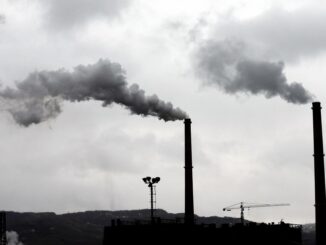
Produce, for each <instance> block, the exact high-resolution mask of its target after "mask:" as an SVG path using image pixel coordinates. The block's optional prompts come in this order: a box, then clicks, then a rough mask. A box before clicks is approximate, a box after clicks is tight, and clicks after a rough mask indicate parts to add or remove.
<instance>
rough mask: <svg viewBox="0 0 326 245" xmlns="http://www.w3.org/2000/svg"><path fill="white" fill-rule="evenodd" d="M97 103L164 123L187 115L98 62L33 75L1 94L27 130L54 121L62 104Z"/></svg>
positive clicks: (0, 100)
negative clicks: (68, 102) (120, 108)
mask: <svg viewBox="0 0 326 245" xmlns="http://www.w3.org/2000/svg"><path fill="white" fill-rule="evenodd" d="M91 99H92V100H98V101H102V102H103V106H107V105H110V104H112V103H117V104H120V105H123V106H124V107H126V108H127V109H129V110H130V111H131V113H133V114H137V115H142V116H148V115H151V116H156V117H158V118H159V119H163V120H164V121H170V120H172V121H173V120H182V119H184V118H186V117H187V114H186V113H185V112H184V111H182V110H181V109H179V108H174V107H173V105H172V104H171V103H170V102H164V101H162V100H160V99H159V98H158V97H157V96H156V95H151V96H146V95H145V92H144V91H143V90H141V89H140V88H139V86H138V85H137V84H132V85H130V86H129V85H128V83H127V81H126V77H125V72H124V71H123V69H122V68H121V66H120V65H119V64H117V63H111V62H110V61H108V60H99V61H98V62H97V63H95V64H93V65H88V66H84V65H79V66H77V67H75V68H74V70H73V71H72V72H68V71H66V70H64V69H61V70H57V71H41V72H34V73H32V74H30V75H29V76H28V77H27V78H26V79H25V80H23V81H21V82H18V83H16V88H5V89H2V90H0V103H1V107H3V108H4V109H5V110H6V111H8V112H9V113H10V114H11V115H12V116H13V118H14V120H15V121H16V122H17V123H18V124H20V125H24V126H28V125H30V124H33V123H35V124H36V123H40V122H42V121H45V120H47V119H49V118H55V117H56V116H57V115H58V114H59V113H60V112H61V106H60V101H61V100H67V101H71V102H75V101H77V102H78V101H86V100H91Z"/></svg>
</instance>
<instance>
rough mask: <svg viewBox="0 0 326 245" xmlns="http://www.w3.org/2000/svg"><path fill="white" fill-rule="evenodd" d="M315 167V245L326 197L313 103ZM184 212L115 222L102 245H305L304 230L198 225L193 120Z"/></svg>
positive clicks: (323, 224) (320, 238)
mask: <svg viewBox="0 0 326 245" xmlns="http://www.w3.org/2000/svg"><path fill="white" fill-rule="evenodd" d="M312 109H313V129H314V130H313V135H314V168H315V201H316V203H315V207H316V245H325V244H326V195H325V172H324V152H323V137H322V121H321V107H320V103H319V102H313V103H312ZM184 124H185V212H184V220H183V221H180V220H174V221H171V220H170V221H166V220H161V219H160V218H158V217H157V218H155V222H148V223H144V222H141V221H135V222H134V223H131V224H130V223H129V224H125V223H123V222H121V221H120V220H116V221H113V222H112V224H111V226H107V227H105V228H104V236H103V245H109V244H115V243H116V242H117V241H118V242H121V243H127V242H128V243H129V242H130V243H138V242H139V243H144V242H153V243H159V244H163V243H165V244H176V243H180V244H181V243H186V242H199V244H214V243H215V244H221V245H236V244H237V245H238V244H251V245H258V244H259V245H262V244H263V245H276V244H277V245H298V244H302V227H301V226H300V225H293V224H286V223H284V222H283V221H281V222H280V223H278V224H274V223H271V224H265V223H262V224H257V223H254V222H243V223H239V224H236V225H232V226H231V225H228V224H225V225H222V226H219V227H217V226H216V224H209V225H207V224H197V223H196V220H195V215H194V200H193V178H192V169H193V166H192V152H191V151H192V149H191V120H190V119H185V120H184Z"/></svg>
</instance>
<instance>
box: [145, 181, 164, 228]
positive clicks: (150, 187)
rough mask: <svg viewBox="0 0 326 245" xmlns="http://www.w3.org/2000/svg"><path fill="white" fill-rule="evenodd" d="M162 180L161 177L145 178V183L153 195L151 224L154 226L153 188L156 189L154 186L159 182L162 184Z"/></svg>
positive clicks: (152, 199) (152, 197)
mask: <svg viewBox="0 0 326 245" xmlns="http://www.w3.org/2000/svg"><path fill="white" fill-rule="evenodd" d="M160 180H161V178H160V177H155V178H151V177H149V176H147V177H145V178H143V181H144V183H145V184H147V185H148V187H149V189H150V194H151V200H150V201H151V222H152V224H154V194H153V188H154V187H155V185H154V184H157V183H158V182H160Z"/></svg>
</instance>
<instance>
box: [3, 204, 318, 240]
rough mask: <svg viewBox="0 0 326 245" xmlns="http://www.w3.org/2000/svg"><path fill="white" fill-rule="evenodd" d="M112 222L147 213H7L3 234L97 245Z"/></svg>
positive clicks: (167, 216)
mask: <svg viewBox="0 0 326 245" xmlns="http://www.w3.org/2000/svg"><path fill="white" fill-rule="evenodd" d="M156 216H157V217H160V218H161V219H163V220H176V219H182V218H183V214H172V213H168V212H166V211H164V210H161V209H159V210H157V211H156ZM112 219H121V220H122V222H130V221H135V220H143V221H146V220H147V221H149V220H150V210H148V209H144V210H132V211H86V212H78V213H66V214H60V215H57V214H55V213H17V212H7V230H9V231H11V230H13V231H16V232H17V233H18V234H19V239H20V241H21V242H23V243H24V245H68V244H69V245H74V244H76V245H77V244H78V245H101V244H102V236H103V227H104V226H107V225H110V224H111V220H112ZM196 220H197V223H199V224H213V223H214V224H216V225H221V224H226V223H228V224H235V223H239V222H240V219H238V218H231V217H217V216H211V217H198V216H196ZM303 230H304V231H305V233H304V234H305V236H304V237H305V238H306V237H307V239H306V241H307V243H306V244H307V245H312V244H313V243H311V242H312V241H311V238H313V233H314V227H313V226H312V225H307V226H304V229H303Z"/></svg>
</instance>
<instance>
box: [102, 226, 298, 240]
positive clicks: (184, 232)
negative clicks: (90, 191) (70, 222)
mask: <svg viewBox="0 0 326 245" xmlns="http://www.w3.org/2000/svg"><path fill="white" fill-rule="evenodd" d="M146 241H149V242H153V243H155V244H187V243H191V244H193V243H196V244H219V245H240V244H250V245H298V244H302V241H301V227H300V226H293V225H289V224H285V223H280V224H256V223H249V224H247V225H245V226H243V225H241V224H237V225H234V226H229V225H227V224H226V225H222V226H221V227H216V225H215V224H210V225H192V226H188V225H184V224H182V223H177V222H175V223H171V222H169V223H163V221H162V223H160V221H159V220H158V222H157V223H155V224H154V225H150V224H148V225H146V224H141V223H137V222H136V223H134V224H129V225H128V224H124V223H123V222H121V221H119V222H113V224H112V226H108V227H105V229H104V238H103V245H110V244H128V243H130V244H142V243H144V242H146Z"/></svg>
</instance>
